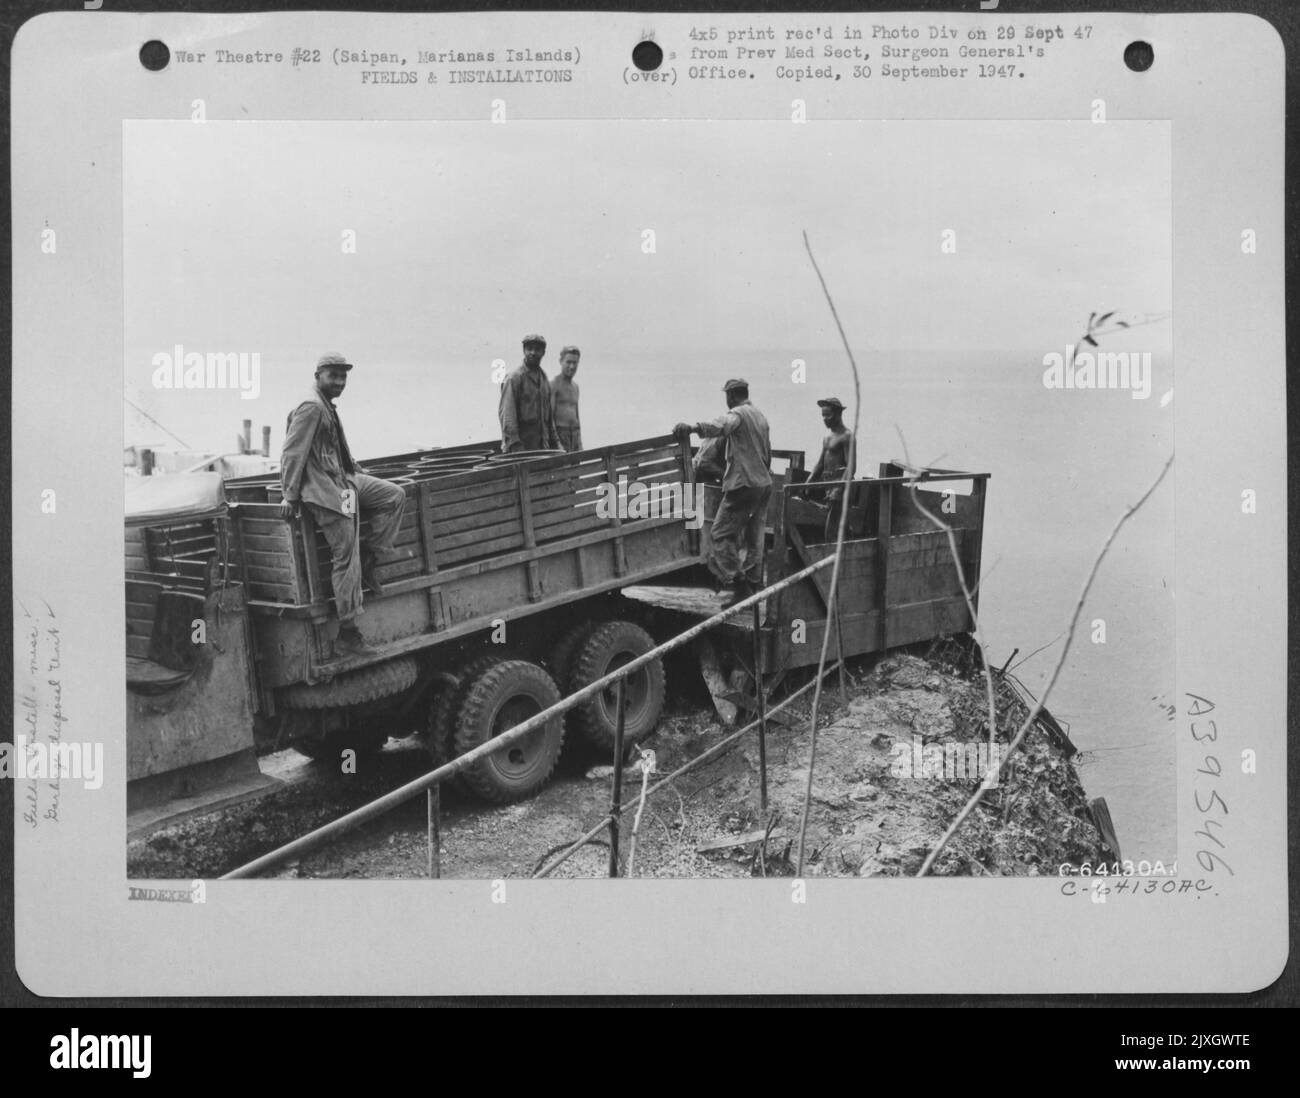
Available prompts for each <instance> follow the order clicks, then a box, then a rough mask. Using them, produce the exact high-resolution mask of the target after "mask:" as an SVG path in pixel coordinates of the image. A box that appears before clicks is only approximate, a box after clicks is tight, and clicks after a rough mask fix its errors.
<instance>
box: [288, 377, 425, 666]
mask: <svg viewBox="0 0 1300 1098" xmlns="http://www.w3.org/2000/svg"><path fill="white" fill-rule="evenodd" d="M351 369H352V364H351V363H350V362H348V361H347V359H345V358H344V357H343V356H342V355H340V354H325V355H322V356H321V358H320V361H319V362H318V363H317V364H316V385H315V387H314V388H313V389H312V391H311V393H310V395H309V396H307V397H305V398H304V399H303V400H302V402H301V403H300V404H299V405H298V407H296V408H295V409H294V410H293V411H292V412H290V413H289V422H288V424H287V426H286V427H285V434H284V450H283V452H282V453H281V455H280V486H281V488H282V489H283V492H284V499H283V501H282V502H281V503H280V517H281V518H283V519H286V520H287V519H291V518H293V517H294V516H296V515H297V514H298V512H299V509H300V508H301V507H305V508H306V509H307V513H308V514H310V515H311V517H312V518H313V519H314V520H315V522H316V525H317V526H319V527H320V529H321V533H323V534H324V535H325V540H326V542H328V543H329V547H330V556H331V558H332V560H333V566H334V567H333V573H332V576H331V579H332V581H333V585H334V604H335V606H336V607H337V608H338V614H339V635H338V638H337V639H336V640H335V642H334V652H335V655H340V656H349V655H357V656H360V655H369V654H370V653H372V652H373V651H374V649H372V648H371V647H370V646H369V645H368V644H367V643H366V641H365V638H364V637H362V635H361V631H360V630H359V629H358V628H357V621H356V619H357V617H358V616H359V615H360V614H361V613H362V609H361V587H362V584H363V582H364V584H365V586H367V587H369V588H370V589H371V590H372V591H373V592H374V593H376V594H379V593H381V592H382V585H381V584H380V582H379V579H378V576H377V575H376V574H375V568H376V564H377V558H378V556H379V554H381V553H385V552H387V551H389V550H391V549H392V548H393V539H394V538H395V537H396V535H397V527H398V525H399V524H400V523H401V521H402V509H403V507H404V505H405V503H406V494H405V493H404V492H403V491H402V489H401V488H400V487H398V485H396V484H391V483H389V482H388V481H386V480H380V479H379V478H378V477H372V476H367V475H366V474H365V473H363V472H361V469H360V466H358V465H357V463H356V462H355V461H353V459H352V453H351V451H350V450H349V449H348V440H347V437H346V436H345V435H344V434H343V424H342V422H341V421H340V420H339V414H338V411H337V410H336V409H335V407H334V401H336V400H337V399H338V398H339V397H340V396H341V395H342V394H343V390H344V388H346V387H347V383H348V371H349V370H351ZM362 518H366V519H369V521H370V532H369V534H368V535H366V536H364V537H363V536H361V535H360V526H361V520H362ZM358 541H360V552H358V545H357V543H358Z"/></svg>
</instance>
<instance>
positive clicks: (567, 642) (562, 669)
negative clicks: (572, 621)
mask: <svg viewBox="0 0 1300 1098" xmlns="http://www.w3.org/2000/svg"><path fill="white" fill-rule="evenodd" d="M599 624H600V622H598V621H580V622H578V623H577V624H576V625H571V626H569V628H568V629H566V630H565V631H564V632H563V633H561V634H560V639H559V640H557V641H556V642H555V644H554V645H552V646H551V650H550V651H549V652H548V653H547V654H546V655H545V656H543V657H542V666H544V667H545V668H546V670H548V671H549V672H550V673H551V678H553V679H554V680H555V685H556V686H558V687H559V688H560V695H561V696H562V697H563V696H567V695H569V694H571V693H573V691H571V690H570V689H569V680H570V679H571V678H572V677H573V661H574V657H575V656H577V654H578V649H579V648H581V647H582V646H583V645H584V644H585V643H586V641H587V638H588V637H589V636H591V634H592V632H593V631H594V630H595V628H596V626H598V625H599Z"/></svg>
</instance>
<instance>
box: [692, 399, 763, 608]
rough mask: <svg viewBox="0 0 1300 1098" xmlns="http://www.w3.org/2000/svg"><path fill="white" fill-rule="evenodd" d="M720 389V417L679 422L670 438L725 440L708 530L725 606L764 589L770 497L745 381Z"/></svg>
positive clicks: (757, 417) (758, 423)
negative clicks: (727, 590)
mask: <svg viewBox="0 0 1300 1098" xmlns="http://www.w3.org/2000/svg"><path fill="white" fill-rule="evenodd" d="M722 388H723V391H724V392H725V393H726V394H727V409H728V411H727V412H726V413H725V414H724V415H721V416H719V417H718V418H717V419H715V420H705V421H704V422H701V423H679V424H677V426H676V427H674V428H673V435H674V436H675V437H677V438H679V439H688V438H690V436H691V435H692V434H697V435H699V436H700V437H701V438H724V439H725V440H726V448H727V466H726V470H725V472H724V473H723V476H722V501H721V502H720V503H719V504H718V511H717V514H716V515H714V517H713V525H712V527H710V535H711V540H712V543H713V545H712V548H711V549H710V551H709V559H708V565H709V570H710V571H711V572H712V573H713V574H714V576H716V577H717V579H718V580H719V582H721V583H723V584H729V585H730V586H731V588H732V594H731V597H730V598H729V599H728V600H727V601H726V602H725V603H724V606H733V605H735V604H736V603H737V602H739V601H740V600H741V599H743V598H745V597H747V596H748V595H751V594H753V593H754V592H755V591H757V590H758V589H759V588H761V587H762V585H763V528H764V522H765V520H766V518H767V501H768V497H769V496H771V494H772V473H771V468H770V466H771V464H772V443H771V440H770V438H769V434H768V427H767V419H766V418H765V417H764V416H763V413H762V412H760V411H759V410H758V409H757V408H755V407H754V406H753V405H752V404H750V403H749V382H747V381H745V380H744V378H732V379H731V380H730V381H728V382H727V383H726V384H725V385H724V386H723V387H722ZM742 551H743V552H744V565H743V567H742V565H741V552H742Z"/></svg>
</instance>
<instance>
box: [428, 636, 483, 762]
mask: <svg viewBox="0 0 1300 1098" xmlns="http://www.w3.org/2000/svg"><path fill="white" fill-rule="evenodd" d="M500 662H501V657H500V656H498V655H496V654H495V653H491V652H488V653H484V654H483V655H481V656H478V657H477V658H476V659H472V660H470V661H469V662H468V663H465V664H462V665H461V666H460V667H459V668H458V669H457V670H456V671H454V672H452V678H453V679H454V680H455V682H454V684H453V683H448V684H447V685H445V686H443V688H442V689H441V690H439V691H438V693H437V694H436V695H435V696H434V699H433V704H432V705H430V706H429V715H428V720H427V722H426V725H425V746H426V747H427V748H428V751H429V758H430V760H431V761H432V762H433V765H434V766H441V765H442V764H443V763H445V762H450V761H451V760H452V759H454V758H455V757H456V754H457V751H456V721H457V719H458V718H459V715H460V707H461V706H462V705H464V704H465V696H466V695H467V694H468V693H469V688H470V687H471V686H473V685H474V680H475V679H477V678H478V677H479V676H480V675H481V674H483V672H484V671H486V670H487V669H488V668H489V667H494V666H496V665H497V664H498V663H500ZM461 778H462V775H460V774H457V775H456V777H455V778H453V779H452V781H453V782H454V783H455V784H457V785H463V784H464V783H463V782H462V781H461Z"/></svg>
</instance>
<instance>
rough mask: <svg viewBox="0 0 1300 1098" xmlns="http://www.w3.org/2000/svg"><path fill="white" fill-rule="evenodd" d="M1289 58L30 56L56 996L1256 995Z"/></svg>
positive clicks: (290, 22)
mask: <svg viewBox="0 0 1300 1098" xmlns="http://www.w3.org/2000/svg"><path fill="white" fill-rule="evenodd" d="M1284 69H1285V57H1284V53H1283V49H1282V39H1281V38H1280V37H1279V36H1278V34H1277V32H1276V31H1275V30H1274V29H1273V28H1272V27H1271V26H1270V25H1269V24H1268V23H1267V22H1265V21H1264V20H1262V19H1259V18H1256V17H1254V16H1249V15H1246V14H1242V13H1235V14H1213V13H1200V14H1187V15H1174V14H1160V13H1146V14H1134V13H1124V12H1110V13H1102V14H1093V13H1083V12H1078V11H1070V12H1062V13H1050V14H1048V13H1038V12H1001V11H999V10H998V9H997V5H993V7H992V8H983V7H979V8H978V9H977V8H975V7H972V8H970V9H969V10H962V11H960V12H951V13H944V12H939V11H937V10H934V11H928V10H927V11H920V12H888V13H885V12H848V13H845V12H841V13H825V12H817V13H813V12H752V13H725V14H724V13H718V12H695V13H688V12H676V13H669V14H662V13H661V14H654V13H627V12H603V13H576V12H571V13H561V12H437V13H432V12H404V13H374V12H372V13H360V12H335V13H324V12H316V13H311V12H275V13H271V12H261V13H252V12H250V13H236V12H230V13H225V14H214V13H208V12H197V11H195V12H185V13H176V12H173V13H161V12H159V13H143V12H129V13H128V12H113V11H103V12H98V11H96V12H84V13H83V12H62V13H50V14H48V15H42V16H40V17H38V18H36V19H33V20H30V21H29V22H27V23H25V24H23V26H22V27H21V28H20V29H19V31H18V33H17V36H16V38H15V40H14V49H13V67H12V75H13V82H12V110H11V121H12V147H13V163H14V172H13V205H14V278H13V287H14V289H13V294H14V309H13V312H14V329H13V342H14V351H13V386H12V392H13V419H12V423H13V448H12V467H13V516H14V517H13V559H14V572H13V630H12V643H13V654H14V680H13V690H14V729H13V742H12V743H10V744H4V745H0V761H2V762H3V765H4V773H3V776H4V777H7V778H9V779H11V780H12V785H10V784H9V783H6V785H5V789H6V791H7V792H12V794H13V796H14V804H13V820H14V826H15V843H14V863H13V865H14V870H13V874H12V877H13V882H14V925H15V957H16V963H17V967H18V970H19V972H20V974H21V978H22V980H23V981H24V984H25V986H27V987H29V988H31V989H32V990H33V993H34V994H36V995H39V996H76V995H100V996H104V995H109V996H139V995H151V996H164V997H173V996H182V997H202V996H335V995H343V996H426V995H438V996H514V995H546V996H549V995H561V996H563V995H572V996H582V995H592V994H595V995H608V994H627V995H632V994H642V995H677V994H681V995H752V994H765V993H766V994H781V995H877V996H886V995H935V994H942V995H963V994H965V995H980V996H991V995H1008V994H1014V995H1045V994H1049V993H1050V994H1072V995H1098V994H1121V993H1122V994H1129V993H1148V994H1156V993H1162V994H1163V993H1189V992H1199V993H1217V994H1236V993H1242V992H1251V991H1256V990H1258V989H1260V988H1262V987H1265V986H1266V985H1268V984H1269V983H1270V981H1272V980H1274V979H1276V977H1277V973H1278V972H1279V971H1280V970H1281V968H1282V966H1283V965H1284V964H1285V959H1286V956H1287V910H1288V909H1287V888H1288V876H1287V860H1286V854H1287V847H1286V841H1287V832H1286V820H1287V817H1286V803H1287V802H1286V776H1287V773H1286V750H1285V748H1286V729H1287V716H1286V692H1285V685H1286V656H1287V652H1288V647H1287V645H1288V637H1287V618H1286V614H1287V604H1286V594H1285V592H1286V567H1285V565H1286V561H1285V550H1286V545H1287V542H1286V534H1287V509H1286V500H1287V492H1286V475H1285V474H1286V469H1285V460H1284V459H1285V453H1286V430H1285V428H1286V422H1285V404H1286V399H1285V398H1286V389H1285V370H1284V364H1285V341H1284V335H1285V328H1284V324H1283V320H1284V315H1285V293H1284V290H1285V283H1284V278H1283V274H1284V264H1283V258H1284V243H1285V237H1284V233H1283V212H1284V202H1283V198H1284V190H1283V185H1282V184H1283V172H1282V169H1283V148H1284V146H1283V138H1284V127H1283V120H1284V111H1283V107H1284V97H1283V90H1284V85H1283V74H1284ZM56 138H57V139H56ZM119 454H120V455H121V469H120V470H119V468H118V455H119ZM87 1032H91V1031H90V1030H87ZM1107 1047H1109V1046H1107ZM1132 1054H1133V1055H1138V1054H1139V1053H1132ZM1116 1055H1129V1053H1123V1052H1117V1053H1116ZM53 1066H54V1067H58V1066H59V1065H53Z"/></svg>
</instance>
